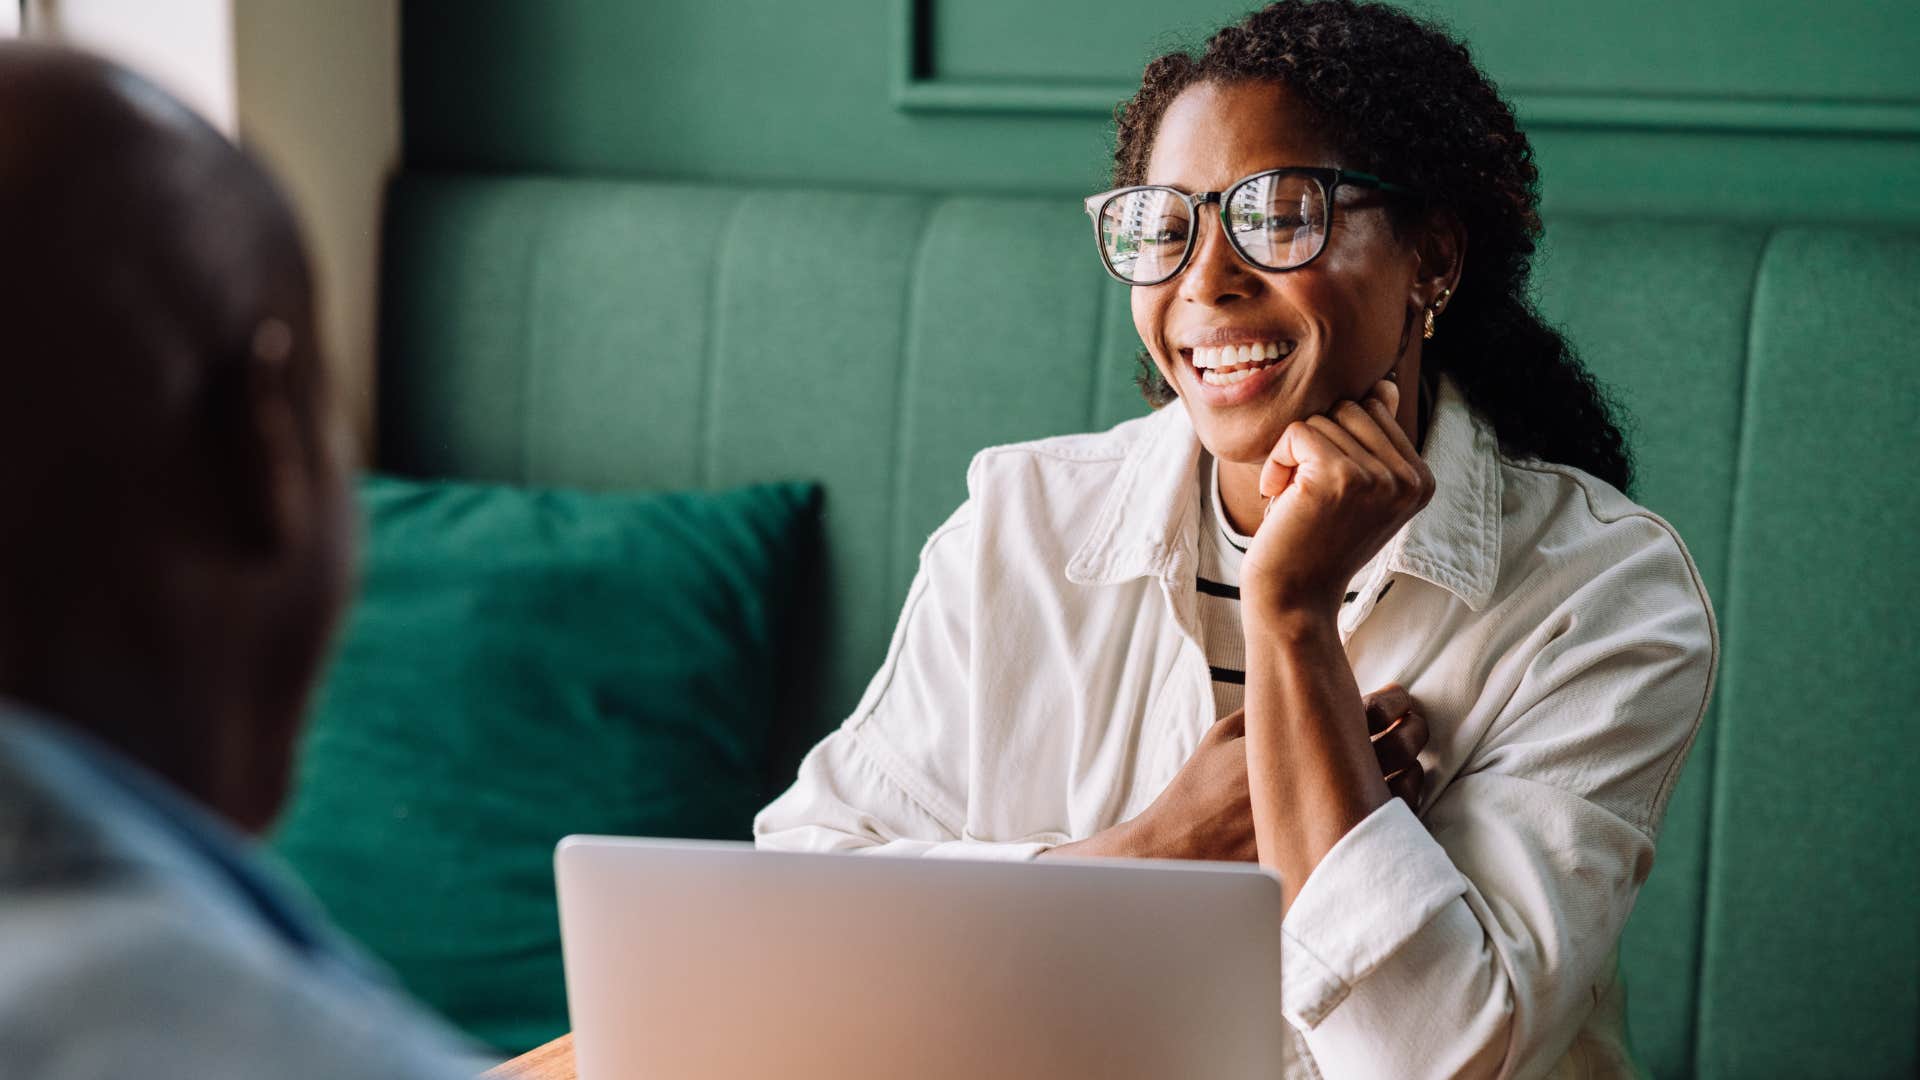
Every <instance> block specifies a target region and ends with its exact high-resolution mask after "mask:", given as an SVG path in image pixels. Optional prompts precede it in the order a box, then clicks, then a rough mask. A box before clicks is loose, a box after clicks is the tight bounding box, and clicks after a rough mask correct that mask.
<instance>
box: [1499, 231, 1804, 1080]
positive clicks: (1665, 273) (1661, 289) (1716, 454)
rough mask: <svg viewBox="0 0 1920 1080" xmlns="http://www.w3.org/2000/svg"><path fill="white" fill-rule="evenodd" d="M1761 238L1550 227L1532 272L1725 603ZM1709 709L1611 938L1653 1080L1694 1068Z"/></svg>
mask: <svg viewBox="0 0 1920 1080" xmlns="http://www.w3.org/2000/svg"><path fill="white" fill-rule="evenodd" d="M1765 241H1766V234H1765V233H1764V232H1762V231H1761V230H1758V229H1752V228H1745V227H1739V226H1732V225H1716V224H1696V223H1686V222H1669V223H1664V224H1663V225H1662V226H1661V228H1659V229H1657V230H1650V229H1648V228H1647V227H1646V226H1645V225H1644V224H1643V223H1642V222H1640V221H1638V220H1628V221H1588V220H1579V219H1575V220H1571V221H1557V222H1555V223H1554V224H1553V226H1552V227H1551V228H1549V229H1548V230H1547V243H1546V246H1545V250H1544V252H1543V257H1542V258H1541V260H1540V263H1539V265H1538V268H1537V270H1536V277H1535V280H1536V281H1537V282H1538V285H1539V290H1540V307H1541V313H1542V314H1543V315H1545V316H1546V317H1547V318H1548V319H1549V320H1550V321H1552V322H1554V323H1556V324H1559V325H1562V326H1563V327H1564V328H1565V330H1566V332H1567V333H1568V334H1569V335H1570V336H1571V337H1572V339H1573V341H1574V342H1575V343H1576V344H1577V346H1578V348H1579V350H1580V355H1581V358H1582V359H1583V360H1584V361H1585V362H1586V364H1587V366H1588V368H1589V369H1590V370H1591V371H1592V372H1593V374H1594V376H1595V378H1597V379H1599V380H1600V382H1601V383H1602V384H1603V385H1604V386H1605V387H1606V388H1607V390H1608V392H1609V393H1610V394H1611V395H1612V396H1613V397H1614V399H1615V400H1616V401H1617V402H1618V404H1619V405H1620V406H1621V407H1622V419H1623V420H1624V421H1626V423H1627V424H1628V425H1629V431H1628V439H1629V441H1630V443H1631V445H1632V447H1633V453H1634V459H1635V462H1636V466H1637V473H1638V475H1637V477H1636V479H1635V481H1634V490H1633V495H1634V497H1635V498H1636V499H1638V500H1639V501H1640V502H1641V503H1643V504H1644V505H1646V506H1647V507H1648V508H1649V509H1651V510H1653V511H1654V512H1655V513H1658V514H1661V515H1663V516H1665V517H1666V518H1667V519H1668V520H1669V521H1671V522H1672V523H1673V526H1674V528H1676V529H1678V530H1679V531H1680V535H1681V536H1683V537H1685V538H1686V542H1687V549H1688V550H1689V551H1690V552H1692V554H1693V558H1694V561H1695V562H1696V563H1697V564H1698V565H1699V567H1700V575H1701V577H1702V578H1704V579H1705V581H1706V585H1707V593H1708V595H1709V596H1711V597H1713V598H1714V599H1715V600H1716V601H1719V600H1724V598H1725V597H1726V566H1727V530H1728V520H1729V518H1730V517H1731V515H1732V512H1733V510H1732V507H1733V477H1734V470H1735V463H1736V458H1737V456H1738V448H1739V442H1740V385H1741V372H1742V371H1743V370H1744V368H1745V366H1746V347H1747V319H1748V309H1749V307H1750V305H1751V293H1752V286H1753V276H1754V272H1755V270H1756V269H1757V268H1758V266H1759V264H1760V252H1761V249H1762V247H1763V246H1764V244H1765ZM1720 614H1721V616H1722V617H1723V618H1724V617H1725V614H1726V613H1725V611H1724V610H1722V611H1721V612H1720ZM1717 714H1718V710H1717V708H1709V710H1708V712H1707V716H1706V719H1705V720H1704V721H1703V722H1702V724H1701V730H1700V734H1699V736H1698V737H1697V738H1696V739H1695V741H1694V745H1693V752H1692V754H1691V755H1690V757H1689V758H1688V763H1687V766H1686V769H1685V770H1684V771H1683V772H1682V773H1681V774H1680V783H1679V785H1678V786H1677V787H1676V788H1675V789H1674V792H1673V795H1672V797H1671V798H1669V799H1668V801H1667V817H1666V821H1665V823H1664V824H1663V825H1662V827H1661V830H1660V838H1659V844H1658V852H1657V856H1656V858H1655V860H1654V865H1653V874H1652V876H1651V877H1649V878H1648V879H1647V883H1646V886H1645V887H1644V888H1643V889H1641V891H1640V896H1639V898H1638V899H1637V901H1636V902H1635V904H1634V909H1633V917H1632V918H1631V919H1630V920H1628V922H1627V928H1626V932H1625V934H1624V935H1623V936H1622V939H1621V946H1620V962H1621V966H1622V968H1623V969H1624V970H1625V972H1626V975H1627V978H1626V982H1627V1017H1628V1028H1629V1031H1630V1032H1631V1035H1632V1041H1633V1048H1634V1052H1635V1053H1636V1054H1637V1055H1638V1056H1639V1058H1640V1061H1641V1063H1642V1064H1643V1065H1645V1066H1646V1067H1647V1068H1648V1069H1649V1070H1650V1071H1651V1072H1652V1073H1653V1075H1654V1076H1657V1077H1669V1076H1686V1075H1689V1074H1690V1073H1691V1072H1692V1071H1693V1057H1694V1013H1695V1008H1694V1003H1695V999H1696V994H1697V993H1698V990H1699V963H1700V934H1701V912H1702V908H1703V905H1704V901H1703V898H1702V895H1701V890H1702V887H1703V883H1704V881H1705V878H1706V870H1705V866H1706V859H1707V843H1706V835H1707V794H1708V789H1709V786H1710V785H1709V783H1708V780H1709V778H1710V776H1711V774H1712V771H1713V770H1712V758H1713V747H1714V733H1715V724H1716V717H1717Z"/></svg>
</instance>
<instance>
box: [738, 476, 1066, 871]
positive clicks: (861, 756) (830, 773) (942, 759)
mask: <svg viewBox="0 0 1920 1080" xmlns="http://www.w3.org/2000/svg"><path fill="white" fill-rule="evenodd" d="M972 521H973V516H972V507H971V504H970V503H964V504H962V505H961V507H960V509H958V510H956V511H955V512H954V514H953V516H952V517H950V518H948V519H947V522H946V524H944V525H942V526H941V527H940V528H939V529H937V530H935V532H934V534H933V535H932V537H930V538H929V539H928V540H927V543H926V546H925V547H924V548H922V549H921V552H920V567H919V570H918V572H916V573H915V575H914V578H913V584H912V586H911V587H910V588H909V589H908V590H907V601H906V605H905V606H904V607H903V608H902V609H901V612H900V621H899V623H898V624H897V625H896V626H895V627H894V632H893V642H892V644H891V645H890V646H889V647H888V649H887V658H886V662H885V663H883V664H882V665H881V667H880V670H879V672H878V673H876V674H875V675H874V677H873V681H872V682H871V683H869V684H868V686H867V691H866V693H865V694H863V695H862V696H861V699H860V704H859V705H858V706H856V707H855V708H854V712H853V715H852V716H850V717H849V718H848V719H847V720H846V722H845V723H843V724H842V725H841V726H840V728H839V729H838V730H837V731H835V732H834V733H833V734H831V735H829V736H827V737H826V739H824V740H822V741H821V742H820V744H819V745H817V746H815V747H814V748H813V749H812V750H811V751H809V752H808V754H807V756H806V758H805V759H803V760H802V761H801V763H800V773H799V776H798V777H797V778H796V779H795V780H794V783H793V786H792V787H790V788H788V789H787V790H786V792H784V793H783V794H782V795H781V796H780V797H779V798H777V799H775V800H774V801H773V802H772V803H771V804H769V805H768V806H767V807H766V808H765V809H763V810H761V811H760V813H759V815H757V816H756V817H755V818H754V822H753V835H754V842H755V844H757V845H758V846H760V847H762V848H768V849H774V850H783V851H842V852H846V851H855V852H870V853H874V854H883V855H922V856H931V857H950V858H976V859H1030V858H1033V857H1034V856H1035V855H1038V854H1039V853H1040V852H1042V851H1044V850H1046V848H1047V847H1048V846H1050V845H1049V844H1046V843H1039V842H1034V843H989V842H985V841H979V840H974V839H971V838H969V837H968V836H967V835H966V825H965V822H966V809H965V808H966V804H967V786H968V785H967V763H968V761H969V758H970V744H971V733H970V728H969V717H968V704H969V702H970V701H971V700H972V694H971V693H970V691H969V687H970V679H971V676H970V672H969V663H970V659H971V656H972V650H971V648H970V643H971V630H972V628H971V626H970V625H969V622H970V614H969V612H970V610H971V607H972V603H971V601H972V582H973V573H972V546H973V545H972V538H973V528H972Z"/></svg>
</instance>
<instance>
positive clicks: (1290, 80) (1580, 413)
mask: <svg viewBox="0 0 1920 1080" xmlns="http://www.w3.org/2000/svg"><path fill="white" fill-rule="evenodd" d="M1249 81H1270V82H1276V83H1280V84H1282V85H1284V86H1285V87H1286V88H1287V89H1288V90H1289V91H1290V92H1291V93H1292V94H1293V96H1294V98H1295V99H1296V100H1297V101H1298V102H1300V103H1301V104H1302V105H1303V106H1305V108H1306V109H1307V111H1308V114H1309V116H1310V117H1311V118H1312V122H1313V123H1314V126H1315V129H1316V131H1317V132H1318V133H1319V134H1320V135H1321V136H1322V137H1324V138H1325V139H1326V140H1327V142H1328V144H1329V146H1330V147H1331V148H1332V149H1333V150H1334V151H1335V152H1336V153H1337V154H1339V155H1340V157H1341V159H1342V160H1341V164H1342V165H1343V166H1345V167H1348V168H1354V169H1363V170H1365V171H1367V172H1371V173H1375V174H1377V175H1379V176H1384V177H1387V178H1389V179H1392V180H1394V181H1397V182H1399V183H1401V184H1405V185H1408V186H1410V187H1412V188H1413V189H1414V190H1415V191H1417V192H1419V193H1420V194H1419V197H1418V198H1415V199H1396V200H1395V201H1394V202H1393V203H1392V204H1390V205H1391V211H1390V213H1391V216H1392V220H1393V224H1394V229H1395V231H1396V233H1397V234H1399V235H1403V236H1404V235H1407V234H1408V232H1409V230H1410V229H1411V228H1413V227H1415V226H1416V225H1417V224H1418V222H1419V221H1420V220H1421V219H1422V218H1423V217H1424V216H1425V215H1426V214H1427V213H1428V212H1430V211H1431V210H1432V209H1434V208H1436V207H1443V208H1446V209H1448V210H1451V211H1452V212H1453V213H1454V214H1455V215H1457V216H1458V217H1459V219H1460V221H1461V223H1462V225H1464V227H1465V229H1466V232H1467V237H1468V248H1467V257H1466V265H1465V267H1464V269H1463V271H1462V274H1461V277H1460V282H1459V285H1458V286H1457V287H1456V289H1455V295H1454V297H1453V300H1452V302H1451V303H1450V304H1449V305H1448V306H1447V311H1446V318H1445V319H1444V321H1442V322H1441V323H1440V327H1441V332H1440V333H1439V334H1437V335H1436V336H1435V337H1434V338H1433V339H1432V340H1431V341H1429V342H1427V343H1426V346H1425V349H1424V351H1423V354H1422V355H1423V357H1424V366H1425V367H1426V368H1427V369H1428V370H1430V371H1435V372H1446V373H1447V374H1449V375H1451V376H1452V377H1453V379H1454V381H1455V383H1456V384H1457V385H1458V386H1459V387H1460V389H1461V391H1462V392H1463V393H1464V394H1465V395H1466V398H1467V401H1468V402H1469V403H1471V404H1472V405H1473V407H1474V408H1475V409H1477V410H1478V411H1479V412H1480V413H1481V414H1482V415H1483V416H1485V417H1487V419H1488V420H1489V421H1490V422H1491V423H1492V424H1493V427H1494V429H1495V430H1496V431H1497V432H1498V433H1499V438H1500V446H1501V449H1502V450H1503V451H1504V452H1506V453H1507V454H1508V455H1509V456H1513V457H1526V456H1537V457H1540V458H1542V459H1545V460H1547V461H1554V462H1559V463H1562V464H1566V465H1572V466H1575V467H1576V468H1580V469H1584V470H1586V471H1587V472H1589V473H1591V474H1593V475H1594V476H1597V477H1599V478H1600V479H1602V480H1605V481H1607V482H1608V483H1610V484H1612V485H1614V486H1615V487H1617V488H1619V489H1621V490H1623V491H1624V490H1626V488H1627V485H1628V484H1629V483H1630V482H1631V481H1632V478H1633V463H1632V459H1631V456H1630V454H1629V452H1628V449H1627V445H1626V440H1625V439H1624V438H1623V437H1622V436H1621V433H1620V430H1619V429H1618V428H1617V427H1616V426H1615V422H1614V418H1613V408H1612V407H1611V406H1610V405H1609V403H1608V401H1607V398H1606V396H1605V394H1604V393H1603V392H1602V391H1601V389H1600V388H1599V386H1598V385H1597V384H1596V383H1595V382H1594V380H1593V377H1592V376H1591V375H1590V374H1588V373H1587V370H1586V368H1585V367H1583V366H1582V365H1581V363H1580V360H1579V358H1578V357H1576V356H1575V355H1574V351H1573V349H1572V347H1571V346H1570V345H1569V344H1568V343H1567V341H1566V339H1565V338H1564V337H1562V336H1561V335H1560V333H1559V332H1558V331H1556V330H1555V329H1553V328H1552V327H1550V326H1548V325H1547V324H1546V323H1545V322H1544V321H1542V320H1541V318H1540V316H1539V314H1538V313H1537V312H1536V311H1535V310H1534V308H1533V304H1532V301H1531V299H1530V298H1529V295H1528V290H1529V278H1530V275H1531V273H1532V266H1533V253H1534V247H1535V243H1536V241H1538V239H1539V237H1540V233H1541V225H1540V213H1539V206H1540V194H1539V180H1540V173H1539V170H1538V169H1537V168H1535V166H1534V163H1533V148H1532V146H1531V145H1529V144H1528V142H1527V137H1526V135H1525V134H1523V133H1522V132H1521V131H1520V130H1519V129H1518V128H1517V127H1515V126H1514V120H1513V109H1512V107H1511V106H1509V105H1508V104H1507V102H1505V101H1504V100H1502V99H1501V97H1500V94H1499V91H1498V90H1497V89H1495V87H1494V85H1493V84H1492V83H1491V82H1489V81H1488V80H1487V77H1486V76H1485V75H1483V74H1481V73H1480V70H1479V69H1478V68H1476V67H1475V66H1474V64H1473V58H1472V57H1471V56H1470V55H1469V54H1468V52H1467V47H1466V46H1465V45H1463V44H1461V43H1459V42H1457V41H1454V40H1453V39H1452V38H1451V37H1449V36H1448V35H1447V34H1446V32H1445V31H1443V30H1441V29H1440V28H1438V27H1436V26H1434V25H1432V24H1429V23H1426V22H1423V21H1421V20H1419V19H1416V18H1414V17H1412V16H1410V15H1407V14H1405V13H1403V12H1400V11H1397V10H1395V9H1393V8H1390V7H1387V6H1385V5H1383V4H1375V3H1354V2H1352V0H1281V2H1279V3H1275V4H1271V5H1269V6H1268V7H1266V8H1264V9H1262V10H1260V11H1256V12H1254V13H1253V14H1251V15H1249V16H1247V17H1246V19H1245V20H1243V21H1241V22H1240V23H1238V24H1237V25H1234V26H1229V27H1227V28H1225V29H1223V30H1221V31H1219V32H1218V33H1216V34H1214V35H1213V37H1211V38H1210V39H1208V41H1207V45H1206V49H1205V51H1203V52H1202V53H1201V54H1200V55H1199V56H1198V57H1197V58H1196V57H1194V56H1191V55H1188V54H1187V53H1184V52H1173V53H1168V54H1167V55H1165V56H1161V57H1159V58H1158V59H1155V60H1154V61H1153V62H1151V63H1149V64H1148V65H1147V68H1146V72H1145V74H1144V75H1143V76H1142V77H1141V80H1140V90H1139V92H1138V93H1136V94H1135V95H1134V96H1133V98H1132V99H1131V100H1129V101H1126V102H1124V103H1122V104H1121V105H1120V107H1119V108H1117V109H1116V110H1115V111H1114V119H1115V121H1116V123H1117V125H1118V128H1119V132H1118V135H1119V138H1118V143H1117V146H1116V149H1115V151H1114V155H1113V161H1114V181H1115V183H1116V185H1120V186H1124V185H1129V184H1141V183H1145V182H1146V181H1145V176H1146V170H1147V158H1148V155H1149V154H1150V153H1151V151H1152V149H1153V140H1154V135H1155V133H1156V131H1157V130H1158V128H1159V125H1160V120H1161V118H1162V117H1163V116H1164V115H1166V111H1167V106H1168V105H1170V104H1171V103H1172V102H1173V99H1174V98H1175V97H1177V96H1179V94H1180V92H1181V91H1183V90H1185V89H1186V88H1188V87H1190V86H1193V85H1195V84H1197V83H1204V82H1213V83H1239V82H1249ZM1140 364H1141V368H1142V370H1141V372H1140V375H1139V380H1138V381H1139V383H1140V389H1141V391H1142V393H1144V394H1145V395H1146V397H1147V400H1148V401H1149V402H1150V403H1152V404H1153V405H1154V406H1155V407H1159V406H1161V405H1164V404H1166V403H1167V402H1169V401H1172V400H1173V398H1174V396H1175V395H1174V391H1173V388H1172V387H1170V386H1168V385H1167V383H1166V380H1165V379H1163V378H1162V377H1161V375H1160V372H1159V370H1158V369H1157V368H1155V367H1154V365H1153V361H1152V360H1151V358H1149V357H1148V356H1147V354H1145V353H1142V354H1141V355H1140Z"/></svg>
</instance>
